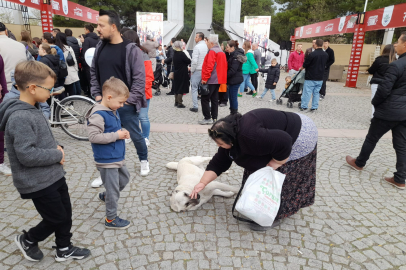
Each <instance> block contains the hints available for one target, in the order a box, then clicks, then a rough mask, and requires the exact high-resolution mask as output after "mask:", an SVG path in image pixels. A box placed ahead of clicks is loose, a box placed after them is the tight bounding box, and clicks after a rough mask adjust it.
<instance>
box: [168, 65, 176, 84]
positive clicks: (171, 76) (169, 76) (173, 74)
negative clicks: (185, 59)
mask: <svg viewBox="0 0 406 270" xmlns="http://www.w3.org/2000/svg"><path fill="white" fill-rule="evenodd" d="M172 70H173V64H171V72H170V73H169V75H168V79H169V80H173V79H175V73H173V71H172Z"/></svg>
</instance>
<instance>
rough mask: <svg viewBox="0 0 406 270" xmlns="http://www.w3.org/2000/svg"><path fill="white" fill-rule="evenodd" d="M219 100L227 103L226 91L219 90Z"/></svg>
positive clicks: (221, 102)
mask: <svg viewBox="0 0 406 270" xmlns="http://www.w3.org/2000/svg"><path fill="white" fill-rule="evenodd" d="M219 102H220V104H225V105H227V102H228V92H219Z"/></svg>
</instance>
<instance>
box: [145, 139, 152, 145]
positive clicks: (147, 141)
mask: <svg viewBox="0 0 406 270" xmlns="http://www.w3.org/2000/svg"><path fill="white" fill-rule="evenodd" d="M145 144H146V145H147V147H149V145H150V144H151V143H150V142H149V140H148V138H145Z"/></svg>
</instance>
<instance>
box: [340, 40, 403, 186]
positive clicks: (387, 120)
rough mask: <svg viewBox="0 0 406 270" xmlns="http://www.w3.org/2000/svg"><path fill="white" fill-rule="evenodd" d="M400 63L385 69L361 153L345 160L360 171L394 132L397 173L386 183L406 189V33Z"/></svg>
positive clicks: (398, 48) (399, 49) (400, 44)
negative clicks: (386, 134) (384, 140)
mask: <svg viewBox="0 0 406 270" xmlns="http://www.w3.org/2000/svg"><path fill="white" fill-rule="evenodd" d="M396 53H397V54H398V55H399V60H397V61H393V62H392V63H390V64H389V66H388V68H387V69H386V72H385V75H384V78H383V80H382V82H381V83H380V84H379V86H378V90H377V91H376V94H375V96H374V98H373V99H372V105H374V107H375V113H374V118H372V120H371V126H370V127H369V131H368V134H367V136H366V138H365V141H364V144H363V145H362V149H361V153H360V154H359V156H358V157H357V158H356V159H354V158H352V157H350V156H347V157H346V161H347V163H348V164H349V165H350V166H351V167H352V168H353V169H355V170H358V171H361V170H362V169H363V168H364V166H365V164H366V163H367V161H368V159H369V156H370V155H371V153H372V151H373V150H374V149H375V146H376V144H377V143H378V141H379V140H380V139H381V138H382V136H383V135H385V133H387V132H388V131H389V130H392V138H393V139H392V142H393V148H394V149H395V152H396V172H395V173H394V177H384V179H383V180H384V181H385V182H387V183H389V184H391V185H393V186H395V187H397V188H399V189H405V179H406V140H405V136H406V32H403V33H402V35H401V36H400V37H399V40H398V42H397V44H396Z"/></svg>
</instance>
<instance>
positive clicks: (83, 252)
mask: <svg viewBox="0 0 406 270" xmlns="http://www.w3.org/2000/svg"><path fill="white" fill-rule="evenodd" d="M53 248H55V249H56V254H55V261H57V262H64V261H67V260H70V259H74V260H82V259H84V258H87V257H89V255H90V254H91V253H90V250H88V249H87V248H78V247H75V246H72V245H70V246H69V247H68V248H67V249H66V250H65V249H63V248H62V249H63V250H61V249H59V248H57V247H53Z"/></svg>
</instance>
